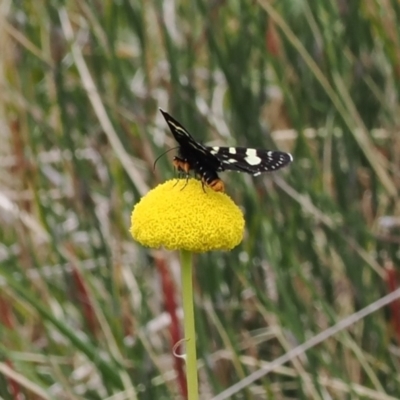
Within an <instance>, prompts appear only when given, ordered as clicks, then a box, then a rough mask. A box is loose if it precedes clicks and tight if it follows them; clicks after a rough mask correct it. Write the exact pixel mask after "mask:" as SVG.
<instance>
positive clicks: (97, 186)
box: [0, 0, 400, 400]
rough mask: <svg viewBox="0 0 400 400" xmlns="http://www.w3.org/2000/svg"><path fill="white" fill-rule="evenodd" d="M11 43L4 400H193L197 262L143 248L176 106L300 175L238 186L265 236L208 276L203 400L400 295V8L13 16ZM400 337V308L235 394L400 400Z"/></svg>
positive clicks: (194, 7)
mask: <svg viewBox="0 0 400 400" xmlns="http://www.w3.org/2000/svg"><path fill="white" fill-rule="evenodd" d="M0 35H1V36H0V46H1V48H0V61H1V64H0V115H1V117H0V123H1V129H0V135H1V145H0V164H1V174H0V182H1V183H0V221H1V222H0V243H1V244H0V397H1V398H3V399H17V398H18V399H19V398H21V397H19V396H22V395H25V398H26V399H110V400H111V399H113V400H117V399H118V400H122V399H178V398H180V397H181V396H182V393H183V392H184V386H185V383H184V375H183V369H182V363H181V361H180V359H177V358H175V357H173V349H172V347H173V345H174V344H175V343H176V342H177V341H178V340H179V338H180V334H179V329H180V328H179V322H178V320H179V318H180V316H181V312H180V305H179V301H180V300H179V299H180V295H179V293H180V289H179V284H180V283H179V279H177V277H179V262H178V258H177V255H176V254H173V253H168V252H164V251H162V250H159V251H155V250H148V249H144V248H142V247H141V246H139V245H138V244H137V243H135V242H134V241H133V240H132V238H131V237H130V235H129V233H128V228H129V223H130V213H131V210H132V207H133V205H134V204H135V203H136V202H137V201H138V200H139V198H140V196H141V195H143V194H144V193H146V192H147V191H148V190H149V188H151V187H153V186H155V185H156V184H157V183H159V182H162V181H164V180H165V179H169V178H171V177H173V176H174V172H173V169H172V166H171V157H172V154H173V152H172V153H170V155H167V156H165V157H163V158H161V159H160V160H159V162H158V164H157V166H156V169H155V170H154V171H153V162H154V160H155V158H156V157H157V156H158V155H159V154H161V153H162V152H163V151H165V150H166V149H168V148H170V147H173V146H174V145H175V143H174V141H173V138H172V137H171V134H170V132H169V131H168V130H167V127H166V124H165V122H164V121H163V119H162V116H161V114H160V113H159V112H158V107H162V108H163V109H167V110H169V111H170V112H171V114H172V115H173V116H175V117H176V118H177V119H178V120H180V121H181V122H182V123H183V124H184V125H185V126H186V127H187V128H188V129H190V131H191V132H192V134H193V136H195V137H196V138H198V139H199V140H203V141H205V142H207V143H214V144H229V145H236V144H238V145H247V146H253V147H257V146H258V147H266V148H279V149H281V150H287V151H291V152H292V153H293V155H294V159H295V161H294V163H293V164H292V165H291V167H289V168H287V169H286V170H284V171H282V172H280V173H276V174H270V175H263V176H262V177H257V178H254V179H253V178H251V177H249V176H243V175H237V174H234V173H231V174H229V173H226V174H223V176H222V178H223V180H224V181H225V183H226V186H227V191H228V193H229V194H230V195H231V196H232V197H233V198H234V199H235V201H236V202H237V203H238V204H240V205H241V206H242V207H243V210H244V212H245V215H246V225H247V232H246V237H245V240H244V241H243V243H242V244H241V245H240V246H239V247H238V248H237V249H235V250H234V251H232V252H230V253H210V254H203V255H199V256H198V257H197V258H196V261H195V262H196V275H195V288H196V323H197V329H198V355H199V374H200V382H201V399H211V398H212V397H213V396H215V395H217V394H218V393H220V392H222V391H223V390H224V389H226V388H228V387H230V386H231V385H233V384H234V383H236V382H238V381H240V380H241V379H243V378H244V377H246V376H249V375H250V374H251V373H252V372H253V371H256V370H257V369H259V368H260V367H262V366H265V365H268V363H269V362H270V361H272V360H274V359H276V358H278V357H279V356H281V355H283V354H285V353H286V352H287V351H289V350H290V349H293V348H294V347H295V346H297V345H299V344H301V343H303V342H304V341H306V340H307V339H309V338H312V337H313V336H314V335H316V334H318V333H319V332H321V331H323V330H324V329H326V328H328V327H329V326H332V325H334V324H335V323H337V322H338V321H340V320H342V319H343V318H345V317H347V316H349V315H351V314H352V313H355V312H357V311H358V310H360V309H362V308H363V307H365V306H367V305H368V304H370V303H372V302H373V301H375V300H377V299H379V298H381V297H382V296H384V295H386V294H387V293H389V292H390V291H392V290H394V289H395V288H396V287H397V279H396V278H397V271H398V265H399V256H400V253H399V243H400V237H399V231H400V229H399V228H400V223H399V212H400V210H399V202H398V198H397V193H398V190H399V186H400V169H399V165H400V136H399V127H400V108H399V93H400V43H399V41H400V5H399V3H398V2H397V1H396V0H392V1H391V0H385V1H378V0H371V1H361V0H352V1H348V2H347V1H342V0H336V1H334V0H323V1H318V2H317V1H311V0H302V1H301V0H297V1H293V0H290V1H289V0H281V1H279V2H277V1H275V2H272V1H268V0H259V1H258V2H256V1H249V0H233V1H212V2H210V1H207V0H192V1H189V0H186V1H185V0H175V1H173V0H165V1H160V0H153V1H145V0H130V1H128V0H121V1H95V0H84V1H72V0H71V1H65V2H62V1H56V0H52V1H35V2H28V1H11V0H8V1H6V0H4V1H2V2H0ZM169 321H172V323H169ZM399 340H400V306H399V304H398V303H397V302H394V303H392V304H391V307H388V308H382V309H380V310H378V311H376V312H375V313H373V314H371V315H369V316H368V317H365V318H363V319H362V320H361V321H359V322H357V323H354V324H352V325H351V327H350V328H349V329H347V330H343V331H341V332H339V333H337V334H336V335H334V336H332V337H331V338H329V339H327V340H325V341H323V343H321V344H319V345H318V346H315V347H313V348H311V349H309V350H308V351H307V352H305V353H303V354H302V355H301V356H300V357H298V358H294V359H293V360H291V361H290V362H289V363H287V364H286V365H284V366H280V367H279V368H275V369H274V370H273V371H272V372H270V373H269V374H267V375H265V376H264V377H263V378H261V379H258V380H256V381H255V382H252V383H251V384H249V385H247V386H246V388H245V389H243V390H241V391H240V392H239V393H238V394H237V395H234V396H233V397H232V398H236V399H265V398H271V399H272V398H273V399H330V398H332V399H350V398H363V399H364V398H365V399H398V398H400V378H399V377H400V374H399V372H400V360H399V357H400V348H399Z"/></svg>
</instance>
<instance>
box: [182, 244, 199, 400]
mask: <svg viewBox="0 0 400 400" xmlns="http://www.w3.org/2000/svg"><path fill="white" fill-rule="evenodd" d="M181 263H182V265H181V277H182V301H183V323H184V329H185V340H186V342H185V343H186V382H187V390H188V400H198V398H199V389H198V382H197V358H196V331H195V327H194V312H193V276H192V253H191V252H189V251H186V250H181Z"/></svg>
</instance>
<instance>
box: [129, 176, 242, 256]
mask: <svg viewBox="0 0 400 400" xmlns="http://www.w3.org/2000/svg"><path fill="white" fill-rule="evenodd" d="M131 224H132V225H131V229H130V231H131V234H132V236H133V238H134V239H135V240H137V241H138V242H139V243H141V244H142V245H144V246H147V247H153V248H158V247H160V246H164V247H165V248H166V249H168V250H177V249H180V250H187V251H193V252H199V253H200V252H204V251H210V250H230V249H232V248H234V247H235V246H237V245H238V244H239V243H240V242H241V241H242V238H243V232H244V219H243V214H242V212H241V210H240V209H239V208H238V207H237V206H236V204H235V203H234V202H233V201H232V199H231V198H230V197H229V196H227V195H226V194H225V193H221V192H215V191H213V190H212V189H210V188H208V187H206V186H204V190H203V187H202V184H201V182H200V181H198V180H196V179H189V181H188V182H187V183H186V179H179V180H177V179H173V180H170V181H167V182H165V183H163V184H161V185H158V186H157V187H155V188H154V189H153V190H151V191H150V192H149V193H147V194H146V195H145V196H144V197H143V198H142V199H141V200H140V201H139V203H137V204H136V205H135V207H134V209H133V212H132V217H131Z"/></svg>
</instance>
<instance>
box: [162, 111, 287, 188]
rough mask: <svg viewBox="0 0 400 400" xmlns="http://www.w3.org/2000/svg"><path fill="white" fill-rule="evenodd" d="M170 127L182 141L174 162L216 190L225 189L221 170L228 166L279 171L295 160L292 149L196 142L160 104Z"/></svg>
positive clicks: (249, 170)
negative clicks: (220, 174) (215, 144)
mask: <svg viewBox="0 0 400 400" xmlns="http://www.w3.org/2000/svg"><path fill="white" fill-rule="evenodd" d="M160 111H161V113H162V115H163V117H164V118H165V121H167V124H168V126H169V129H170V130H171V132H172V134H173V135H174V138H175V140H176V141H177V142H178V144H179V151H178V155H177V156H175V157H174V159H173V164H174V166H175V168H177V170H178V171H180V172H184V173H185V174H186V177H188V176H189V173H190V171H194V172H195V174H196V175H198V176H200V178H201V181H202V182H203V183H204V184H206V185H207V186H209V187H210V188H211V189H213V190H215V191H217V192H223V191H224V189H225V188H224V183H223V182H222V181H221V179H220V178H219V176H218V172H221V171H225V170H229V171H237V172H246V173H248V174H252V175H254V176H256V175H260V174H261V173H262V172H271V171H276V170H278V169H280V168H282V167H284V166H285V165H287V164H289V163H290V162H292V161H293V157H292V155H291V154H289V153H284V152H282V151H272V150H264V149H252V148H247V147H218V146H213V147H208V146H204V145H203V144H201V143H199V142H196V140H194V139H193V137H192V135H191V134H190V133H189V132H188V131H187V130H186V129H185V128H184V127H183V126H182V125H181V124H180V123H179V122H178V121H177V120H176V119H174V118H172V117H171V115H169V114H168V113H167V112H165V111H164V110H162V109H161V108H160Z"/></svg>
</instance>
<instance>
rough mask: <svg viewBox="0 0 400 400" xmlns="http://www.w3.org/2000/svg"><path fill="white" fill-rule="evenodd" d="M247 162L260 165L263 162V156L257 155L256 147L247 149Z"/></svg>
mask: <svg viewBox="0 0 400 400" xmlns="http://www.w3.org/2000/svg"><path fill="white" fill-rule="evenodd" d="M244 159H245V160H246V162H247V164H250V165H258V164H260V163H261V161H262V160H261V158H260V157H258V156H257V150H256V149H247V150H246V157H245V158H244Z"/></svg>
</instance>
